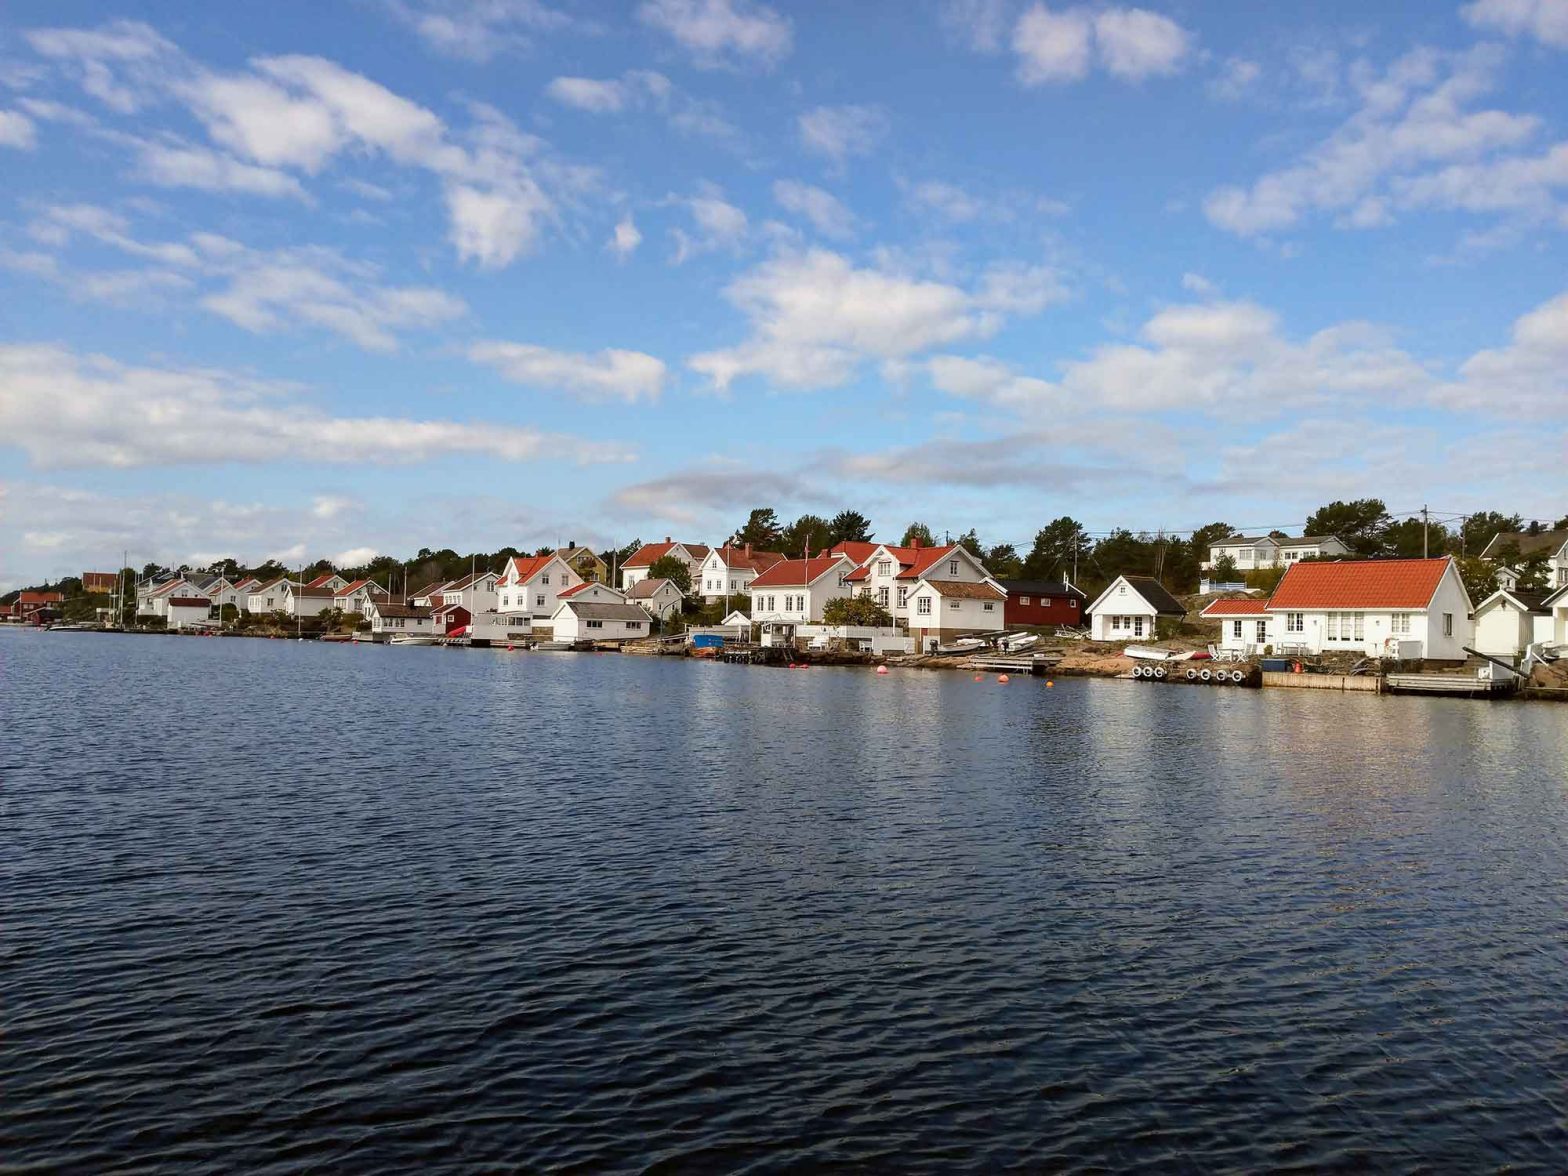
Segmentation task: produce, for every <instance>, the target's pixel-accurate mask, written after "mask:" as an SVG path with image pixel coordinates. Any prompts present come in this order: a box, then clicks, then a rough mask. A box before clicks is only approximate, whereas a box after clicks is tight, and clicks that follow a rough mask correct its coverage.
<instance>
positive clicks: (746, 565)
mask: <svg viewBox="0 0 1568 1176" xmlns="http://www.w3.org/2000/svg"><path fill="white" fill-rule="evenodd" d="M783 558H784V553H783V552H780V551H753V550H752V547H751V544H750V543H747V544H745V545H744V546H742V547H735V546H733V545H732V544H729V543H726V544H725V545H724V546H723V547H715V548H714V549H713V550H712V551H710V552H708V554H707V556H706V557H704V559H703V561H702V564H701V566H700V567H699V568H698V570H697V574H696V576H694V577H693V578H692V591H693V592H694V593H696V594H697V595H699V596H701V597H702V598H703V599H704V600H719V599H721V598H723V597H726V596H744V595H745V594H746V589H747V588H749V587H750V586H751V582H752V581H753V580H754V579H756V578H757V576H758V575H759V574H760V573H762V572H765V571H767V570H768V569H769V568H771V567H772V566H773V565H774V564H776V563H778V562H779V561H780V560H782V559H783Z"/></svg>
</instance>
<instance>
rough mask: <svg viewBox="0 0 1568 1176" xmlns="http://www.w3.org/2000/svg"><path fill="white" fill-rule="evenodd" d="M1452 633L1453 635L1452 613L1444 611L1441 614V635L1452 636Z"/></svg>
mask: <svg viewBox="0 0 1568 1176" xmlns="http://www.w3.org/2000/svg"><path fill="white" fill-rule="evenodd" d="M1453 635H1454V614H1453V613H1444V614H1443V636H1444V637H1452V636H1453Z"/></svg>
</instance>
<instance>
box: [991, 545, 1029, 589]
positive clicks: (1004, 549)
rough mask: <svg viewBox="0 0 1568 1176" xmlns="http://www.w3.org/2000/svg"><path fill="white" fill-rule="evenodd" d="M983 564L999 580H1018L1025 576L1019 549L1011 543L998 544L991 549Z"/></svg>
mask: <svg viewBox="0 0 1568 1176" xmlns="http://www.w3.org/2000/svg"><path fill="white" fill-rule="evenodd" d="M981 562H982V563H984V564H985V570H986V571H988V572H990V573H991V574H992V575H993V576H995V577H996V578H997V579H998V580H1018V579H1021V578H1022V577H1023V574H1024V561H1023V560H1021V559H1019V558H1018V549H1017V548H1015V547H1014V546H1013V545H1012V544H1011V543H998V544H997V545H996V546H995V547H992V548H990V549H989V550H988V551H987V552H986V553H985V556H984V558H983V559H982V560H981Z"/></svg>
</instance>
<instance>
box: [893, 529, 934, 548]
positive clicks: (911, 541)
mask: <svg viewBox="0 0 1568 1176" xmlns="http://www.w3.org/2000/svg"><path fill="white" fill-rule="evenodd" d="M916 543H919V544H920V546H922V547H935V546H936V540H935V539H933V538H932V537H931V528H930V527H928V526H926V525H925V524H924V523H910V524H909V526H907V527H905V528H904V537H903V538H902V539H900V540H899V541H898V545H899V546H900V547H913V546H914V545H915V544H916Z"/></svg>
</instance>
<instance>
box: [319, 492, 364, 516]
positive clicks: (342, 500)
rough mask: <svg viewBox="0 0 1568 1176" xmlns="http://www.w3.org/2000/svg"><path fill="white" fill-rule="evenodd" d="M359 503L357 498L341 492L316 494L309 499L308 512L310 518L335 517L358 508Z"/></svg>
mask: <svg viewBox="0 0 1568 1176" xmlns="http://www.w3.org/2000/svg"><path fill="white" fill-rule="evenodd" d="M360 505H361V504H360V501H359V499H357V498H348V497H345V496H344V495H341V494H318V495H316V496H315V497H314V498H312V499H311V500H310V513H311V517H312V518H318V519H335V518H337V517H338V516H340V515H344V514H347V513H349V512H350V511H353V510H356V509H358V508H359V506H360Z"/></svg>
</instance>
